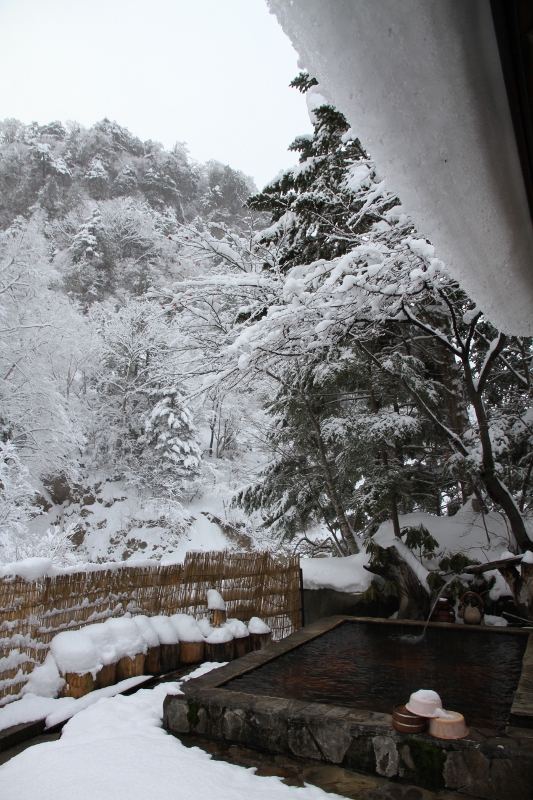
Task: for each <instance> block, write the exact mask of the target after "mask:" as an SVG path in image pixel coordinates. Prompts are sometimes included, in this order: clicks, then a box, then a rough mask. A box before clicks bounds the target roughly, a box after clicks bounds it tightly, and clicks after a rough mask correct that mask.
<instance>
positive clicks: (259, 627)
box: [248, 617, 270, 633]
mask: <svg viewBox="0 0 533 800" xmlns="http://www.w3.org/2000/svg"><path fill="white" fill-rule="evenodd" d="M248 630H249V631H250V633H270V628H269V627H268V625H267V624H266V622H263V620H262V619H260V618H259V617H252V619H251V620H250V622H249V623H248Z"/></svg>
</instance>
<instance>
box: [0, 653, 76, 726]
mask: <svg viewBox="0 0 533 800" xmlns="http://www.w3.org/2000/svg"><path fill="white" fill-rule="evenodd" d="M64 685H65V679H64V678H62V677H61V675H60V674H59V670H58V668H57V664H56V661H55V658H54V656H53V655H52V653H51V652H49V653H47V654H46V658H45V660H44V662H43V663H42V664H40V665H39V666H38V667H35V669H34V670H33V671H32V673H31V675H30V677H29V678H28V681H27V683H26V684H25V686H24V688H23V689H22V694H23V695H26V694H33V695H40V696H41V697H57V695H58V694H59V692H60V691H61V689H62V688H63V686H64ZM0 713H1V712H0Z"/></svg>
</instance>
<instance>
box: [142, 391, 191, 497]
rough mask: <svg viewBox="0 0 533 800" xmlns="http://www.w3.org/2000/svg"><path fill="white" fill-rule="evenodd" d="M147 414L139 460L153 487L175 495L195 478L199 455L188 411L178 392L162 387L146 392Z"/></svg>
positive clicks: (180, 393)
mask: <svg viewBox="0 0 533 800" xmlns="http://www.w3.org/2000/svg"><path fill="white" fill-rule="evenodd" d="M149 401H150V402H151V403H154V405H153V408H152V410H151V411H150V412H149V414H148V416H147V419H146V422H145V430H144V434H143V436H142V437H141V439H140V440H139V441H140V442H141V443H142V445H143V450H142V453H141V456H140V460H141V462H142V463H143V465H144V468H145V472H146V475H148V476H150V480H151V482H152V483H153V484H154V485H158V486H160V487H162V488H164V489H165V491H166V492H168V493H169V494H173V495H175V494H178V493H179V492H180V491H183V488H184V486H185V485H186V484H187V482H189V483H190V481H191V480H192V479H193V478H194V477H195V476H196V475H198V472H199V467H200V461H201V458H202V453H201V450H200V446H199V444H198V431H197V429H196V427H195V425H194V422H193V416H192V412H191V410H190V409H189V408H188V407H187V405H186V404H185V402H184V397H183V394H182V392H181V391H180V390H179V388H177V387H175V386H163V387H162V388H160V389H152V390H151V391H150V392H149Z"/></svg>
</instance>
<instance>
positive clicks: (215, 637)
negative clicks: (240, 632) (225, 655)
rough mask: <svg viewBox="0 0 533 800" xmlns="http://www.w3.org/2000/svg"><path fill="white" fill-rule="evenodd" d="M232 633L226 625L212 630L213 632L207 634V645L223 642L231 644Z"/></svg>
mask: <svg viewBox="0 0 533 800" xmlns="http://www.w3.org/2000/svg"><path fill="white" fill-rule="evenodd" d="M232 639H233V633H232V631H231V628H228V626H227V625H221V626H220V627H219V628H213V632H212V633H210V634H209V636H208V637H207V639H206V642H207V643H208V644H223V643H224V642H231V641H232Z"/></svg>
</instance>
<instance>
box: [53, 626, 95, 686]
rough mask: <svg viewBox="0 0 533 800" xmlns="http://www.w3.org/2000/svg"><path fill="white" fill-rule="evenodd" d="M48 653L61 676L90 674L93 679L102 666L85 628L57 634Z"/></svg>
mask: <svg viewBox="0 0 533 800" xmlns="http://www.w3.org/2000/svg"><path fill="white" fill-rule="evenodd" d="M50 652H51V653H52V655H53V657H54V660H55V662H56V664H57V666H58V669H59V670H60V672H62V673H63V674H65V673H67V672H77V673H79V674H83V673H85V672H91V673H92V675H93V678H94V677H95V676H96V673H97V672H98V670H100V669H102V666H103V664H102V660H101V658H100V653H99V651H98V648H97V647H96V645H95V643H94V641H93V640H92V638H91V637H90V636H89V634H88V633H87V629H86V628H81V629H80V630H79V631H62V632H61V633H58V634H57V635H56V636H54V638H53V639H52V642H51V644H50Z"/></svg>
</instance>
